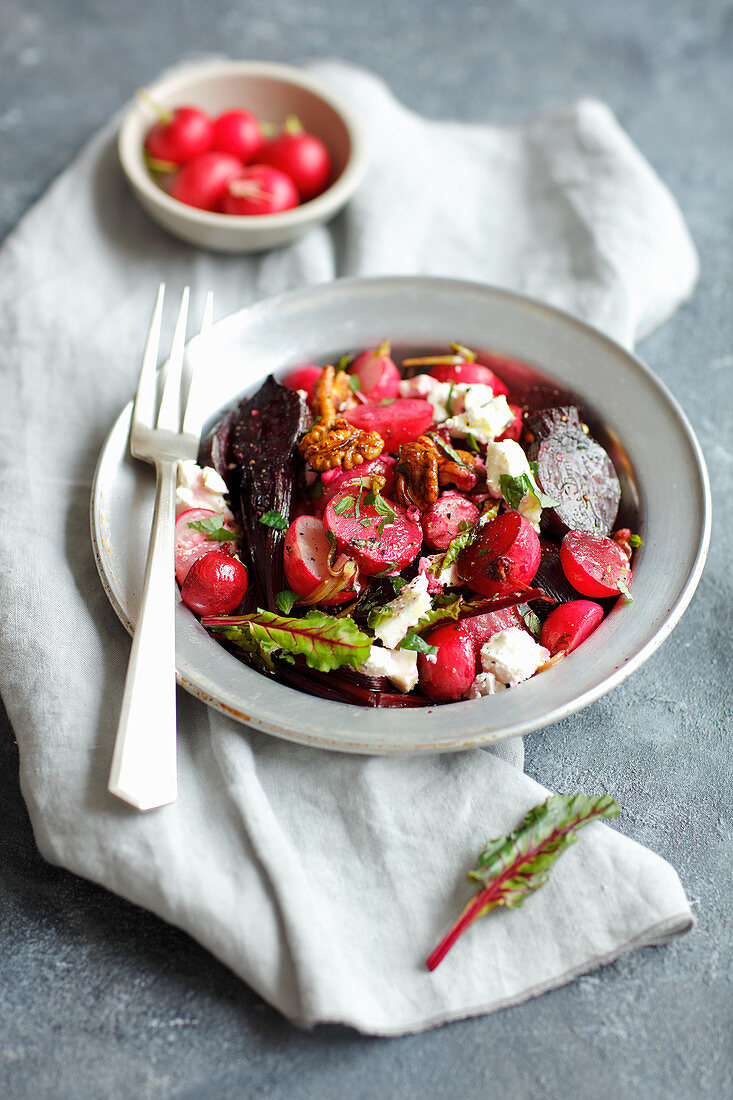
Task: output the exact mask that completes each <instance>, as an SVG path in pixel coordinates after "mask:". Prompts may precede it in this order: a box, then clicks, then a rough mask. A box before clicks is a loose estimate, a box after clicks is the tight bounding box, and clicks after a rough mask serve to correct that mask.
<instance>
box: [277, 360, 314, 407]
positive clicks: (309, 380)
mask: <svg viewBox="0 0 733 1100" xmlns="http://www.w3.org/2000/svg"><path fill="white" fill-rule="evenodd" d="M322 373H323V367H313V366H306V367H296V368H295V370H291V371H290V374H286V375H285V377H284V378H283V385H284V386H287V387H288V389H291V390H305V392H306V393H307V394H308V400H309V401H310V399H311V397H312V396H313V387H314V385H315V384H316V382H317V381H318V379H319V378H320V377H321V374H322Z"/></svg>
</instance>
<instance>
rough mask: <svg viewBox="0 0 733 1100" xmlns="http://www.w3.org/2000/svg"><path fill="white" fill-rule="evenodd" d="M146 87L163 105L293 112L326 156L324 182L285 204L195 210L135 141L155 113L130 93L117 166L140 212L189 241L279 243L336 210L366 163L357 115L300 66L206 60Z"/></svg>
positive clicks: (237, 246) (225, 248)
mask: <svg viewBox="0 0 733 1100" xmlns="http://www.w3.org/2000/svg"><path fill="white" fill-rule="evenodd" d="M147 90H148V91H149V93H150V95H151V97H152V98H153V99H154V100H155V101H156V102H157V103H160V104H161V106H163V107H171V108H175V107H181V106H196V107H201V108H202V109H203V110H205V111H207V112H209V113H210V114H212V115H216V114H219V113H221V112H222V111H225V110H229V109H231V108H233V107H245V108H247V109H248V110H250V111H253V112H254V113H255V114H256V115H257V116H258V118H260V119H261V120H262V121H263V122H267V123H271V124H272V125H274V126H275V127H278V128H279V127H280V126H281V125H282V124H283V123H284V122H285V119H286V118H287V116H288V115H296V116H297V117H298V118H299V119H300V121H301V123H302V125H303V126H304V128H305V129H306V130H308V131H310V132H311V133H313V134H315V135H316V136H317V137H319V138H320V139H321V141H323V143H324V144H325V146H326V148H327V149H328V151H329V153H330V156H331V161H332V164H333V182H332V183H331V185H330V186H329V187H328V188H327V189H326V190H325V191H324V192H323V193H322V194H321V195H318V197H317V198H315V199H311V200H310V202H306V203H303V204H302V206H297V207H295V208H294V209H293V210H286V211H283V213H281V214H258V215H254V216H253V215H250V216H235V215H232V214H214V213H210V212H209V211H207V210H198V209H197V208H196V207H194V206H187V205H186V204H185V203H182V202H179V201H178V200H177V199H173V198H171V197H170V195H168V194H166V192H165V191H163V189H162V188H161V187H159V186H158V184H157V183H156V182H155V180H154V179H153V178H152V176H151V175H150V172H149V171H148V168H147V166H146V164H145V159H144V157H143V144H144V141H145V135H146V134H147V132H148V130H149V129H150V127H151V126H152V125H153V124H154V123H155V122H156V121H157V118H156V114H155V111H154V110H153V108H152V107H151V106H149V105H148V104H146V103H143V102H141V101H138V100H136V101H135V102H134V103H133V104H132V105H131V106H130V108H129V110H128V111H127V113H126V114H125V117H124V119H123V122H122V126H121V128H120V134H119V141H118V150H119V156H120V161H121V163H122V168H123V171H124V173H125V175H126V176H127V179H128V180H129V182H130V186H131V187H132V189H133V191H134V193H135V195H136V196H137V198H138V200H139V202H140V204H141V206H142V207H143V208H144V209H145V210H146V211H147V213H148V214H149V215H150V216H151V217H152V218H154V220H155V221H157V222H158V224H159V225H162V226H163V228H164V229H167V230H168V232H169V233H172V234H174V236H176V237H180V238H182V239H183V240H184V241H189V242H190V243H191V244H195V245H198V246H200V247H202V248H210V249H214V250H216V251H220V252H259V251H263V250H265V249H268V248H273V247H275V246H277V245H283V244H286V243H288V242H289V241H292V240H294V239H295V238H296V237H299V236H300V235H301V234H303V233H305V232H306V230H308V229H311V228H312V227H313V226H315V225H320V224H322V223H323V222H326V221H328V220H329V219H330V218H332V217H333V216H334V215H335V214H337V213H338V211H339V210H341V208H342V207H343V206H344V205H345V204H346V203H347V202H348V200H349V199H350V198H351V196H352V195H353V193H354V191H355V190H356V188H357V187H358V185H359V183H360V182H361V180H362V177H363V176H364V173H365V171H366V167H367V153H366V141H365V136H364V132H363V129H362V126H361V124H360V122H359V120H358V118H356V117H355V115H354V114H353V112H352V111H351V109H350V107H349V106H348V104H346V103H345V102H344V101H343V99H342V98H341V97H340V96H339V95H338V94H337V93H336V92H335V91H333V90H332V89H331V88H329V87H328V85H326V84H325V83H323V82H322V81H320V80H319V79H317V78H316V77H314V76H311V75H310V74H309V73H307V72H304V71H301V70H300V69H296V68H293V67H291V66H288V65H275V64H271V63H270V62H267V61H216V62H208V63H206V64H205V65H197V66H195V67H192V68H187V69H186V70H185V71H183V72H181V73H178V74H174V75H172V76H169V77H166V78H165V79H163V80H161V81H159V82H158V83H157V84H153V85H152V86H150V87H149V88H148V89H147Z"/></svg>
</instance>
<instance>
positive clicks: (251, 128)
mask: <svg viewBox="0 0 733 1100" xmlns="http://www.w3.org/2000/svg"><path fill="white" fill-rule="evenodd" d="M213 130H214V132H213V143H212V148H213V149H218V150H219V152H221V153H231V154H232V156H233V157H239V159H240V160H241V161H242V163H243V164H248V163H249V162H250V161H252V160H254V158H255V157H256V155H257V154H258V153H259V151H260V149H261V148H262V147H263V145H264V144H265V137H264V134H263V133H262V127H261V126H260V122H259V119H258V118H257V116H256V115H253V114H252V112H251V111H245V110H244V109H243V108H241V107H238V108H235V109H234V110H231V111H224V113H223V114H221V115H219V116H218V117H217V118H215V119H214V127H213Z"/></svg>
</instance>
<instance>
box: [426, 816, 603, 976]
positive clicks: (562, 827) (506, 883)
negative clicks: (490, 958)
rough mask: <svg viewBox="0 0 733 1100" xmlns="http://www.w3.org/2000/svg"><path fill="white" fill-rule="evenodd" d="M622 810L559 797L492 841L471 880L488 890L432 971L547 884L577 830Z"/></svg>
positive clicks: (442, 946) (447, 940)
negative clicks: (492, 915)
mask: <svg viewBox="0 0 733 1100" xmlns="http://www.w3.org/2000/svg"><path fill="white" fill-rule="evenodd" d="M620 813H621V809H620V807H619V805H618V803H617V802H616V801H615V800H614V799H613V798H611V796H610V795H607V794H604V795H601V796H600V797H599V798H588V797H587V796H586V795H584V794H574V795H565V794H554V795H552V796H551V797H550V798H548V799H547V801H546V802H543V803H542V805H541V806H535V807H534V809H532V810H530V811H529V813H528V814H527V816H526V817H525V819H524V821H523V822H522V824H521V825H520V826H519V828H518V829H515V830H514V832H513V833H509V834H508V835H507V836H500V837H498V839H497V840H491V841H489V843H488V844H487V846H486V848H485V849H484V850H483V852H482V853H481V855H480V856H479V861H478V867H475V868H474V869H473V871H469V873H468V877H469V879H473V880H474V881H475V882H480V883H483V889H482V890H479V892H478V894H476V896H475V897H474V898H472V900H471V901H470V902H469V903H468V905H467V906H466V908H465V909H464V910H463V912H462V913H461V915H460V917H459V918H458V920H457V921H456V922H455V924H454V925H453V926H452V928H451V929H450V931H449V932H448V933H447V934H446V935H445V936H444V938H443V939H442V940H441V942H440V943H439V944H438V946H437V947H436V949H435V951H433V953H432V955H431V956H430V958H429V959H428V961H427V967H428V970H435V968H436V966H437V965H438V964H439V963H440V962H441V961H442V959H444V958H445V956H446V955H447V954H448V952H449V951H450V949H451V947H452V946H453V944H454V943H455V942H456V940H457V939H458V937H459V936H460V935H461V933H463V932H465V930H466V929H467V928H468V926H469V925H470V924H472V923H473V922H474V921H475V920H477V919H478V917H482V916H483V915H484V913H488V912H489V910H490V909H495V908H496V907H497V906H498V905H503V906H505V907H506V908H507V909H516V908H517V907H518V906H520V905H524V900H525V898H526V897H528V895H529V894H533V893H534V891H535V890H539V888H540V886H544V885H545V883H546V882H547V878H548V875H549V873H550V868H551V867H552V864H553V863H554V862H555V860H556V859H557V857H558V856H559V855H560V854H561V853H562V852H564V851H565V849H566V848H569V847H570V845H571V844H574V843H575V841H576V839H577V837H576V836H575V833H576V831H577V830H578V829H579V828H580V827H581V826H582V825H585V824H587V822H589V821H593V820H595V819H596V818H601V817H618V815H619V814H620Z"/></svg>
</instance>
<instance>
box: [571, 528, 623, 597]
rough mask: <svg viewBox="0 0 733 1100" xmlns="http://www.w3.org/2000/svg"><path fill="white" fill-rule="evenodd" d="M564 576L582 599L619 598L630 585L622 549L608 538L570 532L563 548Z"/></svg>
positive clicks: (585, 532)
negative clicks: (583, 597) (594, 597)
mask: <svg viewBox="0 0 733 1100" xmlns="http://www.w3.org/2000/svg"><path fill="white" fill-rule="evenodd" d="M560 561H561V563H562V567H563V572H564V573H565V576H566V577H567V578H568V580H569V581H570V583H571V584H572V586H573V588H575V589H576V590H577V591H578V592H580V593H581V594H582V595H583V596H617V595H619V594H620V593H621V592H622V590H623V589H625V588H628V586H629V584H630V582H631V566H630V565H629V560H628V558H627V557H626V554H625V553H624V552H623V550H622V548H621V547H620V546H619V544H618V543H617V542H614V541H613V539H609V538H606V536H605V535H596V534H594V533H593V532H591V531H568V533H567V535H566V536H565V538H564V539H563V540H562V545H561V546H560Z"/></svg>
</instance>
